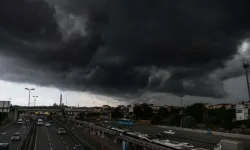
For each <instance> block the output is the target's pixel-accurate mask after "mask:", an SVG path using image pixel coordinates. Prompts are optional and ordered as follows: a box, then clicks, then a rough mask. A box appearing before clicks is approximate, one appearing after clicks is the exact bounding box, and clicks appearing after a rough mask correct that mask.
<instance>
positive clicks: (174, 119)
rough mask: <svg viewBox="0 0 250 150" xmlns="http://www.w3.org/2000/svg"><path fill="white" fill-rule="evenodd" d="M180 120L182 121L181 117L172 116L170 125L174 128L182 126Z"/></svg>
mask: <svg viewBox="0 0 250 150" xmlns="http://www.w3.org/2000/svg"><path fill="white" fill-rule="evenodd" d="M180 120H181V117H180V115H172V116H170V118H169V124H170V125H172V126H180Z"/></svg>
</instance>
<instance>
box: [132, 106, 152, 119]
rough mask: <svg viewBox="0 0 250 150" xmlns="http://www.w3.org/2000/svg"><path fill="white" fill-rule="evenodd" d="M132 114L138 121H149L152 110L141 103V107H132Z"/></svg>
mask: <svg viewBox="0 0 250 150" xmlns="http://www.w3.org/2000/svg"><path fill="white" fill-rule="evenodd" d="M134 113H135V115H136V117H137V118H139V119H150V118H151V117H153V110H152V108H151V107H150V106H149V105H148V104H146V103H143V104H141V105H136V106H135V107H134Z"/></svg>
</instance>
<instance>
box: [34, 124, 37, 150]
mask: <svg viewBox="0 0 250 150" xmlns="http://www.w3.org/2000/svg"><path fill="white" fill-rule="evenodd" d="M37 134H38V132H37V128H36V139H35V146H34V150H36V143H37Z"/></svg>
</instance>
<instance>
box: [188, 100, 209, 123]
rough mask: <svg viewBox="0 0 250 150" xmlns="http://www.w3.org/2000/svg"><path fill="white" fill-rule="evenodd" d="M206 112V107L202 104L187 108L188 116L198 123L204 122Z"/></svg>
mask: <svg viewBox="0 0 250 150" xmlns="http://www.w3.org/2000/svg"><path fill="white" fill-rule="evenodd" d="M205 112H206V107H205V105H204V104H202V103H196V104H193V105H191V106H188V107H187V108H186V114H187V115H189V116H193V117H194V118H195V120H196V122H197V123H200V122H202V120H203V116H204V114H205Z"/></svg>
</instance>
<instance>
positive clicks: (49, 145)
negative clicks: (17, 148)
mask: <svg viewBox="0 0 250 150" xmlns="http://www.w3.org/2000/svg"><path fill="white" fill-rule="evenodd" d="M58 128H60V125H58V124H56V123H52V124H51V126H50V127H45V126H38V127H37V135H36V140H35V148H34V150H74V146H75V145H79V144H78V143H77V142H76V141H75V140H74V139H72V138H71V137H70V136H69V135H68V134H67V133H66V134H65V135H59V134H57V129H58Z"/></svg>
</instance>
